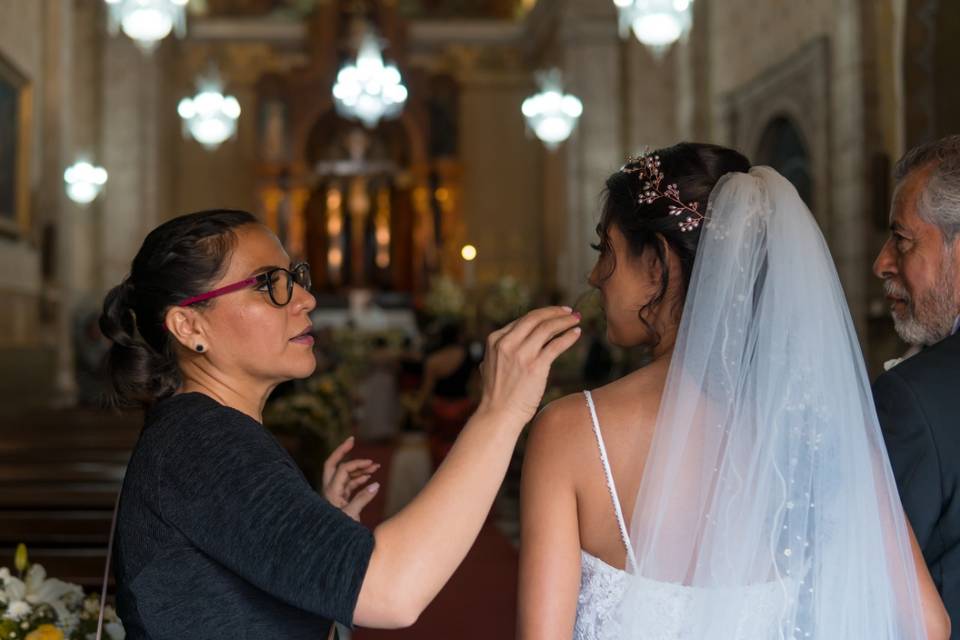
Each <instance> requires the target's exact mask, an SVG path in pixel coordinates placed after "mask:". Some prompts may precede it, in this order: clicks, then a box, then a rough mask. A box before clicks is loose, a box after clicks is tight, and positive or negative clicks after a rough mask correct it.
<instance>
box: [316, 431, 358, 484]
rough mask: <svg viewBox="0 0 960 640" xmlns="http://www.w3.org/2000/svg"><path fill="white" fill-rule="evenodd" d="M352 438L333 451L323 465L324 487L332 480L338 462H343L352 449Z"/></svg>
mask: <svg viewBox="0 0 960 640" xmlns="http://www.w3.org/2000/svg"><path fill="white" fill-rule="evenodd" d="M353 443H354V437H353V436H350V437H349V438H347V439H346V440H344V441H343V442H342V443H340V446H339V447H337V448H336V449H334V450H333V453H331V454H330V455H329V456H327V459H326V460H325V461H324V463H323V484H324V486H326V485H327V484H329V483H330V480H332V479H333V476H334V474H335V473H336V471H337V465H339V464H340V461H341V460H343V457H344V456H345V455H347V454H348V453H350V450H351V449H353Z"/></svg>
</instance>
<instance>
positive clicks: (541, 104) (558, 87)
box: [520, 69, 583, 149]
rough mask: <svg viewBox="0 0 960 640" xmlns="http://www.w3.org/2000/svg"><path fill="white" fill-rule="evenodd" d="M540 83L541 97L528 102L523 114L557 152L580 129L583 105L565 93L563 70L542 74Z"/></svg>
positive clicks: (553, 70) (522, 109)
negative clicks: (562, 79)
mask: <svg viewBox="0 0 960 640" xmlns="http://www.w3.org/2000/svg"><path fill="white" fill-rule="evenodd" d="M537 81H538V83H539V84H540V93H537V94H535V95H532V96H530V97H529V98H527V99H526V100H524V101H523V105H522V106H521V107H520V110H521V111H522V112H523V115H524V117H525V118H526V120H527V127H529V128H530V129H531V130H532V131H533V133H534V134H535V135H536V136H537V137H538V138H540V140H541V141H542V142H543V143H544V144H545V145H546V147H547V148H548V149H555V148H556V147H557V145H559V144H560V143H561V142H563V141H564V140H566V139H567V138H569V137H570V134H571V133H572V132H573V129H574V128H575V127H576V126H577V120H579V119H580V114H582V113H583V103H582V102H580V99H579V98H578V97H576V96H574V95H571V94H569V93H564V92H563V88H562V82H561V76H560V71H559V69H551V70H550V71H545V72H541V73H538V74H537Z"/></svg>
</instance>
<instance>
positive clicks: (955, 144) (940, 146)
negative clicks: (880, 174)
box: [895, 135, 960, 242]
mask: <svg viewBox="0 0 960 640" xmlns="http://www.w3.org/2000/svg"><path fill="white" fill-rule="evenodd" d="M928 166H932V167H933V169H932V173H931V174H930V180H929V182H928V183H927V184H926V186H925V187H924V189H923V191H922V193H921V194H920V206H919V213H920V217H921V218H923V219H924V220H925V221H927V222H929V223H930V224H934V225H936V226H937V227H938V228H939V229H940V232H941V233H943V239H944V241H945V242H952V241H953V239H954V238H956V237H957V234H960V135H954V136H947V137H946V138H941V139H940V140H935V141H933V142H928V143H926V144H923V145H920V146H919V147H916V148H914V149H911V150H910V151H908V152H907V153H906V155H904V156H903V158H901V159H900V162H898V163H897V167H896V170H895V177H896V180H897V182H900V181H901V180H903V179H904V178H906V177H907V176H908V175H909V174H910V173H911V172H913V171H915V170H917V169H922V168H926V167H928Z"/></svg>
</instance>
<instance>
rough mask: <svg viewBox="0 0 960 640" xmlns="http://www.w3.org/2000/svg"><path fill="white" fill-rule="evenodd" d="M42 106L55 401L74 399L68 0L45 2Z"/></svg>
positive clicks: (70, 15)
mask: <svg viewBox="0 0 960 640" xmlns="http://www.w3.org/2000/svg"><path fill="white" fill-rule="evenodd" d="M44 9H45V14H44V33H43V51H44V56H43V61H44V62H43V67H44V68H43V76H44V79H45V81H44V84H43V89H42V90H43V92H44V96H43V111H42V116H41V117H42V119H43V126H44V132H45V136H44V139H43V144H42V147H41V148H40V153H41V155H42V167H43V183H44V188H43V190H42V193H41V194H40V206H42V207H44V208H45V209H46V210H47V211H48V212H49V214H48V215H49V216H50V217H49V219H51V220H52V221H53V222H54V227H55V228H56V248H55V256H56V257H55V260H56V273H55V274H54V279H55V285H54V286H52V287H51V290H50V291H49V292H48V296H49V299H50V300H51V301H52V302H54V303H55V305H56V320H55V336H56V340H55V344H56V373H55V379H54V389H55V397H54V398H53V399H52V402H53V404H56V405H70V404H73V403H74V402H75V400H76V393H77V382H76V376H75V367H74V352H73V315H74V290H75V288H76V284H75V281H76V278H75V273H74V270H73V267H74V264H73V262H74V256H75V254H74V250H73V249H74V241H75V240H74V237H73V233H74V222H75V219H74V217H73V213H74V207H73V203H71V202H70V201H69V200H68V199H67V197H66V193H65V191H64V185H63V178H62V176H63V171H64V169H65V168H66V166H68V165H69V164H70V163H71V162H72V161H70V160H69V158H70V152H71V149H70V140H71V130H72V129H71V128H72V124H73V122H72V118H73V113H74V112H73V110H72V109H71V103H72V98H73V93H72V91H71V88H72V87H71V84H70V78H71V76H72V75H73V55H72V54H73V41H74V40H73V37H74V33H73V2H72V0H56V1H55V2H47V3H45V4H44Z"/></svg>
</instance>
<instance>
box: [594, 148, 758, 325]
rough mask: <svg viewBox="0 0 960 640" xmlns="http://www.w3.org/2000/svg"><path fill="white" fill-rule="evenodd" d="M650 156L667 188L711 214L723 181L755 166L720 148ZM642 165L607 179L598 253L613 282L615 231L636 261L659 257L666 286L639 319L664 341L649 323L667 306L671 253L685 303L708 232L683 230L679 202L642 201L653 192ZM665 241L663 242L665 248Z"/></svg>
mask: <svg viewBox="0 0 960 640" xmlns="http://www.w3.org/2000/svg"><path fill="white" fill-rule="evenodd" d="M650 156H657V157H659V159H660V171H661V173H662V174H663V182H662V185H661V188H662V189H666V188H667V187H668V186H669V185H674V184H675V185H676V186H677V190H678V192H679V200H680V201H682V202H683V203H684V204H686V205H691V206H692V205H693V204H694V203H696V205H697V209H699V211H701V212H706V211H707V203H708V201H709V199H710V194H711V193H712V192H713V188H714V187H715V186H716V185H717V182H718V181H719V180H720V178H722V177H723V176H724V175H726V174H728V173H731V172H743V173H746V172H747V171H749V170H750V166H751V165H750V161H749V160H748V159H747V158H746V156H744V155H743V154H742V153H740V152H739V151H735V150H733V149H729V148H727V147H721V146H718V145H714V144H700V143H692V142H681V143H680V144H676V145H673V146H672V147H666V148H664V149H658V150H656V151H653V152H651V153H649V154H647V156H646V157H648V158H649V157H650ZM642 162H643V160H642V159H638V160H634V161H631V162H629V163H627V165H626V166H625V167H624V168H623V169H621V170H619V171H617V172H615V173H613V174H612V175H611V176H610V177H609V178H607V183H606V188H605V189H604V194H603V205H602V208H601V214H600V223H599V224H598V225H597V235H598V236H599V241H598V242H597V244H595V245H593V248H594V249H596V250H598V251H600V252H601V253H602V254H605V255H607V256H609V258H610V261H609V263H608V264H609V269H608V271H607V273H606V274H602V275H601V278H606V277H609V275H610V274H611V273H613V270H614V268H615V266H616V265H615V263H614V262H613V260H614V256H613V252H612V251H611V250H610V238H609V230H610V228H611V227H612V226H616V227H617V228H618V229H619V230H620V232H621V233H622V234H623V236H624V238H625V239H626V242H627V246H628V248H629V250H630V253H631V255H633V256H637V257H639V256H641V255H643V253H644V251H646V250H647V249H649V250H651V251H653V252H654V253H653V256H654V258H655V260H656V264H657V265H658V266H659V268H660V273H661V276H660V286H659V288H658V289H657V292H656V293H655V294H654V295H653V297H651V298H650V299H649V300H647V302H646V303H645V304H644V305H643V306H642V307H641V308H640V310H639V311H638V316H639V317H640V320H641V321H642V322H643V323H644V324H645V325H647V328H648V329H650V330H651V332H652V333H653V334H654V336H655V341H659V335H658V334H657V332H656V331H655V330H654V328H653V327H652V326H650V324H649V323H648V322H647V320H646V319H645V318H644V312H645V311H646V310H648V309H650V308H651V307H655V306H657V305H659V304H660V303H662V302H663V300H664V297H665V296H666V294H667V290H668V288H669V286H670V274H669V271H668V269H667V267H666V264H667V253H666V252H667V250H669V251H672V252H673V253H674V254H676V256H677V258H678V259H679V261H680V268H681V274H682V279H683V281H682V282H681V292H682V295H681V297H680V301H681V302H682V300H683V298H684V297H685V296H686V291H687V288H688V286H689V285H690V276H691V274H692V273H693V261H694V258H695V257H696V254H697V245H698V243H699V242H700V232H701V230H702V228H703V226H702V225H699V226H697V227H696V228H693V229H690V228H688V227H686V226H685V225H684V224H683V223H684V222H685V220H686V219H687V215H686V213H684V214H683V215H673V214H672V213H671V206H672V205H675V204H676V202H675V201H673V200H671V199H670V198H657V199H654V200H653V201H652V202H650V201H648V200H646V199H644V198H642V196H643V194H644V193H645V192H647V191H648V188H647V187H646V183H647V182H648V180H647V177H646V175H645V174H644V172H642V171H636V170H635V169H637V168H638V167H639V166H640V164H641V163H642ZM659 238H663V240H664V241H665V243H664V242H661V241H660V240H659Z"/></svg>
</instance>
